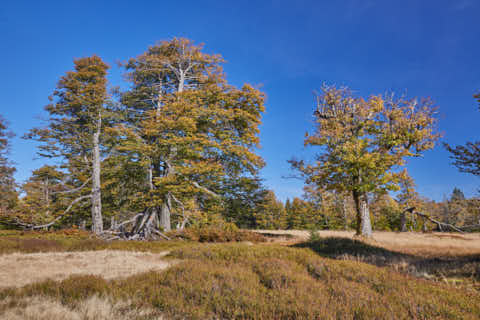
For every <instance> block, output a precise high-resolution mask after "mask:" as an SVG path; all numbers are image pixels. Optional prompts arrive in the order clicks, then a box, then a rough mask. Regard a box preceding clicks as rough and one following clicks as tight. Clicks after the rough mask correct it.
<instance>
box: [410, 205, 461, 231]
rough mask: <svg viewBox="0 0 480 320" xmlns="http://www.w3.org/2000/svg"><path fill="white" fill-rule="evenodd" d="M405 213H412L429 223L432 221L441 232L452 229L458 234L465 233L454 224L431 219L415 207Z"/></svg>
mask: <svg viewBox="0 0 480 320" xmlns="http://www.w3.org/2000/svg"><path fill="white" fill-rule="evenodd" d="M404 212H410V213H412V214H415V215H417V216H419V217H422V218H424V219H427V220H428V221H430V222H432V223H435V224H436V225H437V226H438V229H439V230H440V231H443V228H451V229H452V230H455V231H457V232H460V233H464V231H463V230H461V227H457V226H454V225H453V224H450V223H444V222H440V221H438V220H435V219H433V218H431V217H430V216H428V215H426V214H425V213H421V212H418V211H415V207H411V208H408V209H405V210H404Z"/></svg>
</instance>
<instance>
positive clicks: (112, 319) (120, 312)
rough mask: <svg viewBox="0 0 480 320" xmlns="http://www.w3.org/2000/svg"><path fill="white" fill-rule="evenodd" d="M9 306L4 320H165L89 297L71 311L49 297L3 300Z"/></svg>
mask: <svg viewBox="0 0 480 320" xmlns="http://www.w3.org/2000/svg"><path fill="white" fill-rule="evenodd" d="M8 304H12V305H13V306H11V307H10V308H8V309H7V310H6V311H5V312H4V313H3V314H2V315H1V316H2V319H4V320H65V319H68V320H132V319H145V318H149V319H152V320H153V319H157V320H161V319H164V318H163V317H161V316H157V317H155V316H152V314H154V313H155V312H154V310H152V309H148V308H144V309H135V308H131V306H130V304H129V303H125V302H113V301H112V300H111V299H108V298H101V297H98V296H91V297H89V298H88V299H86V300H84V301H82V302H80V303H78V304H77V305H75V306H74V307H70V306H67V305H63V304H62V303H61V302H59V301H57V300H54V299H52V298H49V297H38V296H37V297H26V298H23V299H20V300H19V301H16V302H13V301H12V300H11V299H6V300H5V301H3V302H0V308H1V307H2V305H8Z"/></svg>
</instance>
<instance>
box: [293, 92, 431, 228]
mask: <svg viewBox="0 0 480 320" xmlns="http://www.w3.org/2000/svg"><path fill="white" fill-rule="evenodd" d="M316 98H317V99H316V101H317V106H316V107H317V110H316V111H315V112H314V119H315V124H316V129H315V132H314V133H313V134H312V135H308V134H307V137H306V139H305V145H306V146H319V147H321V151H320V153H319V154H317V156H316V158H315V163H313V164H306V163H305V162H304V161H303V160H291V161H290V163H291V164H292V166H293V167H294V168H295V169H298V170H299V171H300V172H301V173H302V174H303V175H304V177H305V178H306V180H307V183H315V184H316V185H318V186H319V187H323V188H326V189H329V190H335V191H337V192H340V193H343V192H349V193H351V194H352V197H353V199H354V202H355V207H356V211H357V235H361V236H365V237H370V236H371V235H372V227H371V221H370V213H369V208H368V194H369V193H382V192H388V191H389V190H398V182H399V179H400V178H401V177H402V171H399V170H398V168H400V167H401V166H403V165H404V164H405V159H406V158H407V157H415V156H420V155H421V154H422V153H423V152H424V151H426V150H429V149H431V148H433V146H434V142H435V141H436V140H437V139H438V137H439V136H438V134H436V133H435V130H434V129H435V128H434V124H435V118H434V114H435V110H436V109H435V108H434V107H432V103H431V101H430V100H428V99H421V100H418V99H406V98H404V97H399V98H395V96H394V95H393V94H391V95H385V96H382V95H377V96H371V97H370V98H368V99H363V98H360V97H355V96H353V95H352V93H351V91H350V90H349V89H347V88H336V87H330V86H323V87H322V92H321V93H320V94H317V95H316Z"/></svg>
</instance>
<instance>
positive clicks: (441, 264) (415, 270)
mask: <svg viewBox="0 0 480 320" xmlns="http://www.w3.org/2000/svg"><path fill="white" fill-rule="evenodd" d="M293 247H297V248H309V249H311V250H312V251H314V252H316V253H317V254H318V255H320V256H322V257H327V258H332V259H338V260H352V261H359V262H364V263H368V264H372V265H376V266H378V267H391V268H393V269H394V270H396V271H399V272H402V273H407V274H411V275H414V276H417V277H423V278H436V279H443V280H447V278H455V279H454V280H452V281H456V282H463V280H465V279H469V280H470V281H473V282H476V283H477V284H476V286H478V282H479V281H480V255H478V254H474V255H459V256H453V257H452V256H445V257H443V256H438V257H433V258H432V257H428V258H425V257H422V256H416V255H412V254H406V253H402V252H398V251H393V250H389V249H386V248H382V247H380V246H377V245H375V244H370V243H367V242H363V241H360V240H352V239H348V238H340V237H330V238H321V239H315V240H311V241H307V242H302V243H299V244H296V245H293ZM462 279H463V280H462ZM479 289H480V287H479Z"/></svg>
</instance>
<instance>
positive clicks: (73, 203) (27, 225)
mask: <svg viewBox="0 0 480 320" xmlns="http://www.w3.org/2000/svg"><path fill="white" fill-rule="evenodd" d="M91 197H92V195H91V194H89V195H86V196H81V197H78V198H76V199H75V200H73V201H72V202H71V203H70V205H69V206H68V207H67V209H66V210H65V212H64V213H63V214H61V215H59V216H58V217H56V218H55V219H54V220H52V221H51V222H49V223H47V224H42V225H34V224H30V223H24V222H22V221H20V220H18V219H17V220H16V223H17V224H18V225H21V226H23V227H27V228H31V229H42V228H48V227H50V226H51V225H53V224H54V223H55V222H57V221H58V220H60V219H61V218H63V217H64V216H65V215H66V214H67V213H68V212H69V211H70V210H71V209H72V208H73V206H74V205H75V204H76V203H78V202H80V201H82V200H83V199H87V198H91Z"/></svg>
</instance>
